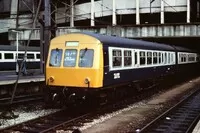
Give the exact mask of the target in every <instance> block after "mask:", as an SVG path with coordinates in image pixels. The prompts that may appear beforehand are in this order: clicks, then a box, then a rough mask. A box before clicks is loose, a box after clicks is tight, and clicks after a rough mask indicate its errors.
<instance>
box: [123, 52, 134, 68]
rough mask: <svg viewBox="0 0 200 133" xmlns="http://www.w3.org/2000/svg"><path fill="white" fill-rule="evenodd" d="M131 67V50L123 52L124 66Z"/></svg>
mask: <svg viewBox="0 0 200 133" xmlns="http://www.w3.org/2000/svg"><path fill="white" fill-rule="evenodd" d="M131 65H132V53H131V50H124V66H131Z"/></svg>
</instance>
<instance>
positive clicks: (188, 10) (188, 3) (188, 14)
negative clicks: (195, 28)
mask: <svg viewBox="0 0 200 133" xmlns="http://www.w3.org/2000/svg"><path fill="white" fill-rule="evenodd" d="M187 23H190V0H187Z"/></svg>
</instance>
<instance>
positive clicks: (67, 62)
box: [63, 49, 77, 67]
mask: <svg viewBox="0 0 200 133" xmlns="http://www.w3.org/2000/svg"><path fill="white" fill-rule="evenodd" d="M76 57H77V50H76V49H66V50H65V54H64V64H63V66H64V67H74V66H75V65H76Z"/></svg>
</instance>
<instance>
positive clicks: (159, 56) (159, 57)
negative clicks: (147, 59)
mask: <svg viewBox="0 0 200 133" xmlns="http://www.w3.org/2000/svg"><path fill="white" fill-rule="evenodd" d="M158 63H159V64H161V53H160V52H159V53H158Z"/></svg>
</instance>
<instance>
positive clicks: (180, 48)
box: [173, 46, 197, 53]
mask: <svg viewBox="0 0 200 133" xmlns="http://www.w3.org/2000/svg"><path fill="white" fill-rule="evenodd" d="M173 47H174V48H175V49H176V50H177V51H179V52H191V53H194V52H195V53H197V51H195V50H191V49H188V48H185V47H180V46H173Z"/></svg>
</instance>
